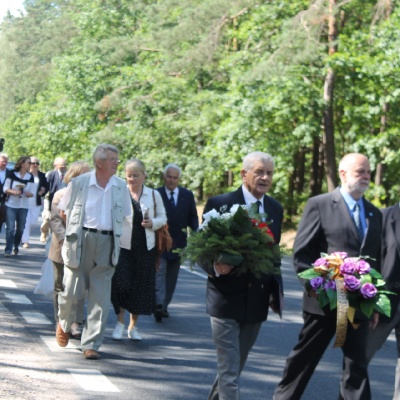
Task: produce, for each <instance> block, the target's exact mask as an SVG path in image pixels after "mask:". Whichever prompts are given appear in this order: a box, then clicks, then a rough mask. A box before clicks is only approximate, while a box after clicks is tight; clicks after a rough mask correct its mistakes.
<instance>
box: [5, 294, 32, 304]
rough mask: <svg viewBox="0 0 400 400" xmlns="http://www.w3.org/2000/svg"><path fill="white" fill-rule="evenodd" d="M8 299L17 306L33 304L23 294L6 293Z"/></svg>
mask: <svg viewBox="0 0 400 400" xmlns="http://www.w3.org/2000/svg"><path fill="white" fill-rule="evenodd" d="M4 294H5V295H6V297H7V299H10V300H11V301H12V302H13V303H17V304H32V302H31V301H30V300H29V299H28V298H27V297H26V296H25V295H23V294H14V293H4Z"/></svg>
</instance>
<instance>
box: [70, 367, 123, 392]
mask: <svg viewBox="0 0 400 400" xmlns="http://www.w3.org/2000/svg"><path fill="white" fill-rule="evenodd" d="M67 369H68V371H69V372H70V373H71V374H72V376H73V377H74V378H75V380H76V381H77V382H78V383H79V385H81V387H82V388H83V389H84V390H86V391H89V392H119V390H118V388H117V387H116V386H114V385H113V384H112V383H111V382H110V381H109V380H108V379H107V378H106V377H105V376H104V375H103V374H102V373H101V372H100V371H98V370H96V369H73V368H67Z"/></svg>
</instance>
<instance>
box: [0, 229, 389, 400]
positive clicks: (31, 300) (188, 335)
mask: <svg viewBox="0 0 400 400" xmlns="http://www.w3.org/2000/svg"><path fill="white" fill-rule="evenodd" d="M35 233H36V234H35V235H34V236H33V238H32V240H31V246H30V248H29V249H21V250H20V254H19V255H18V256H13V257H11V258H5V257H3V254H2V252H1V253H0V399H16V400H18V399H21V400H36V399H37V400H39V399H40V400H42V399H63V400H72V399H79V400H80V399H87V400H89V399H90V400H91V399H103V398H104V399H107V400H114V399H118V400H125V399H129V400H158V399H160V400H164V399H165V400H204V399H206V398H207V394H208V391H209V389H210V386H211V383H212V381H213V379H214V377H215V367H216V362H215V350H214V346H213V343H212V340H211V333H210V324H209V319H208V316H207V315H206V313H205V277H204V274H203V273H202V272H201V271H190V270H189V269H182V270H181V273H180V276H179V282H178V285H177V289H176V293H175V297H174V300H173V303H172V304H171V306H170V313H171V317H170V318H168V319H164V320H163V322H162V323H156V322H155V321H154V319H153V318H152V317H151V316H142V317H140V318H139V324H138V327H139V331H140V332H141V334H142V336H143V340H142V341H141V342H134V341H131V340H130V339H128V338H127V336H126V334H125V337H124V339H123V340H122V341H114V340H112V338H111V333H112V330H113V328H114V325H115V321H116V317H115V315H114V312H113V310H112V309H111V308H110V314H109V319H108V323H107V330H106V334H105V340H104V344H103V346H102V347H101V349H100V353H101V356H102V358H101V359H100V360H97V361H89V360H85V359H84V358H83V356H82V353H81V352H80V349H79V342H78V341H71V344H70V345H69V346H68V347H67V348H65V349H63V348H60V347H58V345H57V344H56V341H55V337H54V322H53V308H52V307H53V306H52V300H51V299H49V298H45V297H44V296H42V295H37V294H34V293H33V291H34V288H35V286H36V284H37V282H38V280H39V278H40V274H41V265H42V263H43V262H44V260H45V251H44V245H43V244H41V243H40V242H39V240H38V238H39V235H38V230H36V231H35ZM3 244H4V233H2V234H1V235H0V248H1V249H2V248H3V247H2V246H3ZM283 276H284V283H285V310H284V316H283V319H282V320H280V319H279V318H278V317H277V316H276V315H272V316H271V317H270V318H269V320H268V321H267V322H266V323H264V324H263V327H262V329H261V331H260V335H259V337H258V340H257V342H256V344H255V346H254V348H253V352H252V353H251V355H250V356H249V359H248V361H247V364H246V367H245V370H244V371H243V374H242V377H241V394H242V400H258V399H266V400H268V399H271V398H272V393H273V390H274V387H275V385H276V383H277V382H278V380H279V379H280V377H281V374H282V370H283V366H284V362H285V359H286V357H287V355H288V354H289V352H290V350H291V348H292V346H293V345H294V344H295V343H296V340H297V335H298V332H299V329H300V326H301V321H302V320H301V288H300V286H299V284H298V282H297V279H296V277H295V275H294V272H293V270H292V266H291V263H290V259H284V263H283ZM395 365H396V346H395V341H394V335H391V337H390V338H389V340H388V341H387V343H386V344H385V346H384V347H383V348H382V349H381V350H380V352H379V353H378V354H377V356H376V357H375V359H374V360H373V362H372V364H371V366H370V378H371V386H372V392H373V399H379V400H389V399H391V398H392V388H393V381H394V372H395ZM340 370H341V351H340V349H333V348H332V346H331V348H329V349H328V350H327V351H326V353H325V355H324V357H323V359H322V360H321V362H320V364H319V366H318V369H317V370H316V372H315V374H314V376H313V378H312V380H311V381H310V383H309V386H308V387H307V391H306V393H305V394H304V396H303V399H304V400H315V399H321V398H323V399H324V400H336V399H337V397H338V383H339V377H340Z"/></svg>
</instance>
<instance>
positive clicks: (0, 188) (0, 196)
mask: <svg viewBox="0 0 400 400" xmlns="http://www.w3.org/2000/svg"><path fill="white" fill-rule="evenodd" d="M10 177H11V171H10V170H9V169H8V168H6V175H5V177H4V182H5V181H6V179H7V178H10ZM4 182H3V183H1V182H0V204H4V203H5V201H6V197H7V195H6V194H5V193H4V191H3V186H4Z"/></svg>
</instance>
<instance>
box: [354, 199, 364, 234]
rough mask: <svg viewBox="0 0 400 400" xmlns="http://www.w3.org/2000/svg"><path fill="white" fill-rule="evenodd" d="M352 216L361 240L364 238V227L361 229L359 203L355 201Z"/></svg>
mask: <svg viewBox="0 0 400 400" xmlns="http://www.w3.org/2000/svg"><path fill="white" fill-rule="evenodd" d="M353 218H354V223H355V224H356V228H357V233H358V237H359V238H360V240H361V241H362V240H363V239H364V229H363V227H362V223H361V217H360V205H359V204H358V203H356V205H355V206H354V209H353Z"/></svg>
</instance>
